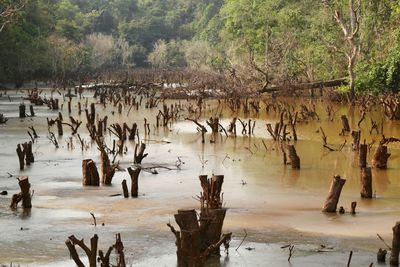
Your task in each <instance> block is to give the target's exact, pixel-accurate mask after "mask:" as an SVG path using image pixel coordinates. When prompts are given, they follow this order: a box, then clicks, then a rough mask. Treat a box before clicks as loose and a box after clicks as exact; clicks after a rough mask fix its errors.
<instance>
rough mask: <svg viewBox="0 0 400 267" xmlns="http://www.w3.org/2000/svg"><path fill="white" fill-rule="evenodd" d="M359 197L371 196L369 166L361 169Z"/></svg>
mask: <svg viewBox="0 0 400 267" xmlns="http://www.w3.org/2000/svg"><path fill="white" fill-rule="evenodd" d="M360 194H361V197H362V198H372V172H371V167H366V168H362V169H361V192H360Z"/></svg>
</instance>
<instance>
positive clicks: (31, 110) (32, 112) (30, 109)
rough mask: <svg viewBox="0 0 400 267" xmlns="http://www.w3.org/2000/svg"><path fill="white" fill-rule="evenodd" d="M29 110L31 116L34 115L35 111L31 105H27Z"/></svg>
mask: <svg viewBox="0 0 400 267" xmlns="http://www.w3.org/2000/svg"><path fill="white" fill-rule="evenodd" d="M29 111H30V113H31V117H35V111H34V110H33V106H32V105H29Z"/></svg>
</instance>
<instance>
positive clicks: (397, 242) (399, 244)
mask: <svg viewBox="0 0 400 267" xmlns="http://www.w3.org/2000/svg"><path fill="white" fill-rule="evenodd" d="M392 230H393V241H392V252H391V253H390V266H399V251H400V222H396V225H395V226H393V228H392Z"/></svg>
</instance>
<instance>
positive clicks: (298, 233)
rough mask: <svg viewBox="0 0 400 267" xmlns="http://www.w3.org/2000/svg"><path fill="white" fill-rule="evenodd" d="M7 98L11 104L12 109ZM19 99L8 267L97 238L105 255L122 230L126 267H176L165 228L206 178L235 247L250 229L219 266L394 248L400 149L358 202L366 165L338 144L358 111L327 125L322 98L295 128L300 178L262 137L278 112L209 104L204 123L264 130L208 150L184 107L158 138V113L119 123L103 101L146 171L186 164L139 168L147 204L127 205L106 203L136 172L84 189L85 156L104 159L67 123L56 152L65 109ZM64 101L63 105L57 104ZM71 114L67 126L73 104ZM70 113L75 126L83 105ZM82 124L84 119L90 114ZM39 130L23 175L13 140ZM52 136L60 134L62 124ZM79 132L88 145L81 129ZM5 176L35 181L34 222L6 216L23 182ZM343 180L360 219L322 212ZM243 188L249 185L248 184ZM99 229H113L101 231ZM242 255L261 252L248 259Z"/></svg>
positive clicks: (317, 261)
mask: <svg viewBox="0 0 400 267" xmlns="http://www.w3.org/2000/svg"><path fill="white" fill-rule="evenodd" d="M47 95H50V92H47ZM92 95H93V94H92V93H90V92H88V93H87V94H86V97H90V99H91V96H92ZM8 96H10V97H11V99H12V102H9V99H8ZM21 96H22V94H21V92H18V93H16V92H15V91H9V92H8V93H7V96H5V95H3V96H2V97H1V98H0V113H4V115H5V116H6V117H8V118H9V121H8V122H7V124H6V125H0V148H1V149H0V191H1V190H7V191H8V192H9V195H8V196H0V229H1V234H0V240H1V242H0V263H4V264H5V263H9V262H14V263H21V264H26V265H29V266H72V265H73V264H72V261H70V260H69V255H68V250H67V248H66V246H65V244H64V241H65V240H66V238H67V237H68V236H69V235H71V234H75V235H76V236H78V237H84V238H85V240H88V239H89V238H90V237H91V236H92V235H93V234H94V233H97V234H98V235H99V239H100V244H99V247H100V248H103V249H106V248H107V247H108V246H109V245H111V244H112V243H113V242H114V235H115V233H118V232H120V233H121V234H122V238H123V242H124V245H125V247H126V250H127V253H126V255H127V260H128V262H130V263H132V264H133V265H135V266H155V265H156V266H174V265H175V261H176V259H175V257H176V256H175V245H174V237H173V235H172V234H171V233H170V232H169V230H168V228H167V227H166V223H167V222H169V221H172V222H173V214H174V212H176V210H177V209H180V208H197V207H198V206H199V203H198V202H197V201H196V200H195V199H194V197H195V196H196V195H198V194H199V192H200V185H199V181H198V175H200V174H208V175H211V174H212V173H215V174H224V175H225V182H224V186H223V191H224V202H225V206H226V207H228V208H229V210H228V213H227V217H226V219H225V224H224V231H233V233H234V236H235V237H234V240H233V241H232V244H231V245H232V247H233V248H235V247H236V246H238V244H239V243H240V241H241V239H242V236H243V229H246V230H247V232H248V237H247V239H246V241H245V242H244V244H243V245H242V247H241V248H240V249H239V250H238V251H235V249H231V253H230V255H229V257H222V258H221V265H222V266H286V265H290V264H289V263H288V262H287V254H288V252H287V249H281V248H280V246H281V245H282V244H288V243H294V244H295V246H296V251H295V254H294V256H293V258H292V260H291V262H292V263H291V265H295V266H320V265H321V264H322V263H324V262H327V263H328V266H343V265H344V264H345V263H346V262H347V254H348V251H349V250H350V249H352V250H355V251H356V253H355V255H354V258H353V262H354V264H355V266H365V265H368V264H369V263H370V262H375V252H376V251H377V250H378V248H379V247H384V245H383V244H382V243H381V241H379V240H378V239H377V238H376V234H377V233H379V234H380V235H381V236H383V237H384V238H385V239H386V241H387V242H389V243H390V241H391V227H392V226H393V225H394V224H395V222H396V221H397V220H399V215H400V206H399V203H400V197H399V194H398V192H399V189H400V177H399V175H398V174H399V166H400V165H399V163H400V159H399V154H400V153H399V152H400V151H399V148H400V146H399V145H398V144H391V145H390V146H389V150H390V152H391V153H392V156H391V158H390V159H389V166H388V170H386V171H379V170H373V188H374V190H375V191H376V198H374V199H371V200H365V199H361V198H360V194H359V191H360V185H359V168H358V157H357V155H356V154H355V153H354V152H352V151H351V137H350V136H346V137H342V136H339V132H340V130H341V122H340V116H341V115H343V114H345V115H347V116H348V117H349V120H350V125H351V127H352V128H354V129H356V128H357V127H356V125H357V122H358V120H359V112H358V109H355V110H348V108H347V107H346V106H335V108H336V109H337V110H338V111H337V113H336V116H335V119H334V121H333V122H330V121H329V120H328V119H327V116H326V112H325V111H324V106H326V105H327V103H325V102H323V101H320V100H314V104H316V106H317V112H318V114H319V116H320V117H321V120H319V121H310V122H299V123H298V126H297V133H298V136H299V141H298V142H296V149H297V152H298V154H299V156H300V158H301V170H292V169H291V168H290V166H284V165H283V164H282V155H281V153H280V149H279V148H278V147H277V145H276V143H275V142H273V141H272V140H271V138H270V136H269V134H268V132H267V131H266V127H265V124H266V123H267V122H272V123H274V122H275V121H277V120H278V117H277V114H275V113H274V112H270V113H266V112H265V111H261V112H260V113H259V114H253V113H250V114H249V115H244V114H242V113H241V114H233V113H232V112H231V111H230V110H229V109H228V108H223V109H222V112H220V111H218V112H216V106H217V102H216V101H208V102H207V105H206V106H207V110H206V112H205V113H203V114H202V120H200V121H202V122H204V119H205V118H209V117H210V116H211V115H216V114H214V113H218V114H220V113H221V120H222V121H221V123H222V125H224V126H227V125H228V124H229V121H230V120H231V117H232V116H237V115H238V116H239V117H240V118H251V119H252V120H256V121H257V122H256V128H255V135H254V136H242V135H241V134H240V132H241V126H240V124H239V123H238V137H237V138H234V137H228V138H227V137H225V136H224V135H221V136H219V137H218V138H217V140H216V143H215V144H212V143H209V140H210V134H208V135H207V136H206V143H205V144H202V143H201V137H200V134H198V133H197V132H196V126H195V125H194V124H193V123H192V122H188V121H184V120H183V118H184V117H186V116H188V113H187V111H182V112H181V119H180V120H178V121H177V122H174V123H173V125H172V126H171V127H169V128H168V129H164V128H159V129H158V130H156V129H155V128H154V127H153V124H154V123H155V116H156V114H157V113H158V109H145V108H141V109H140V110H139V111H136V110H135V109H131V111H130V113H129V116H127V112H128V108H126V110H124V111H123V115H119V114H117V113H115V114H114V115H112V114H111V111H112V110H113V108H112V107H111V105H110V106H108V107H107V108H103V107H102V106H100V105H96V111H97V112H98V113H100V115H105V114H107V115H108V116H109V124H110V123H113V122H125V121H127V122H129V124H131V123H133V122H137V123H138V125H139V130H140V137H141V138H145V139H146V140H148V141H146V143H147V150H146V152H148V153H149V156H148V157H147V158H145V159H144V160H143V165H144V166H152V165H163V166H168V167H171V168H174V169H175V168H176V167H175V163H176V161H177V160H178V157H179V158H180V159H181V160H182V161H183V162H184V164H183V165H182V166H181V169H180V170H171V171H169V170H165V169H158V172H159V174H158V175H154V174H151V173H148V172H143V171H142V173H141V175H140V179H139V180H140V181H139V195H140V196H139V198H138V199H123V198H122V197H121V196H117V197H110V195H112V194H116V193H121V186H120V184H121V181H122V179H127V180H129V178H128V177H129V176H128V174H127V173H126V172H124V171H121V172H117V173H116V175H115V176H114V179H113V186H110V187H106V186H101V187H99V188H90V187H85V188H84V187H82V186H81V179H82V174H81V173H82V170H81V162H82V159H84V158H93V159H94V160H95V161H96V162H97V163H99V153H98V151H97V149H96V147H95V145H93V147H91V148H90V149H89V150H87V151H85V152H82V151H81V149H80V146H79V144H78V142H77V140H75V139H74V144H75V146H76V148H75V149H74V150H68V149H67V147H66V141H65V140H66V139H67V138H69V136H70V129H68V128H67V127H64V136H63V138H60V140H59V142H60V148H59V149H55V148H54V146H53V145H52V144H51V143H50V141H49V140H48V139H47V137H46V135H47V124H46V117H49V118H55V117H56V116H57V112H55V111H51V110H49V109H48V108H47V107H35V112H36V117H34V118H25V119H19V118H18V105H19V103H20V102H22V99H21ZM60 100H61V103H62V98H61V97H60ZM76 101H78V99H73V106H76ZM285 101H286V102H289V103H292V104H295V105H299V104H300V103H305V104H309V103H311V101H310V100H302V99H286V100H285ZM82 102H83V101H82ZM175 102H177V101H170V102H169V103H175ZM180 102H181V105H182V106H187V104H188V103H187V102H186V101H185V100H181V101H180ZM219 110H220V109H219ZM63 114H64V119H66V118H67V117H68V116H67V115H68V114H67V112H66V102H65V107H64V112H63ZM72 116H74V117H75V118H76V117H78V118H79V116H78V115H77V114H76V107H75V108H73V114H72ZM368 116H370V117H372V118H380V117H381V113H380V112H379V111H377V110H374V111H373V112H371V113H369V114H368ZM368 116H367V119H366V120H365V121H364V122H363V123H362V134H363V137H362V139H364V138H366V140H367V142H370V141H371V140H372V139H374V140H376V141H379V140H380V136H377V135H372V136H370V135H369V133H368V129H369V127H370V120H369V117H368ZM144 118H147V119H148V120H149V121H150V124H151V127H150V128H151V133H150V135H149V136H147V137H145V136H144V131H143V121H144ZM80 120H83V121H84V122H85V121H86V118H85V116H84V113H82V115H81V117H80ZM379 121H380V119H379ZM31 125H34V126H35V129H36V131H37V132H38V134H39V136H40V138H39V139H38V141H37V143H35V144H34V151H35V163H34V164H33V165H32V166H30V167H28V168H26V169H25V170H24V171H22V172H20V171H19V165H18V158H17V155H16V153H15V148H16V144H17V143H21V142H25V141H29V137H28V135H27V133H26V131H27V128H28V126H31ZM384 125H385V127H384V132H385V135H386V136H395V137H398V135H399V133H400V131H399V130H400V124H399V123H397V122H389V121H385V124H384ZM320 126H322V128H323V129H324V131H325V133H326V135H327V136H328V143H329V144H330V145H331V146H332V147H338V146H339V145H340V144H342V143H343V141H344V139H347V145H346V146H345V147H344V149H343V150H342V151H341V152H336V151H335V152H329V151H327V149H325V148H323V147H322V141H321V135H320V133H317V132H316V130H317V129H318V128H319V127H320ZM53 131H54V132H55V133H56V128H54V129H53ZM79 132H80V133H81V135H82V136H83V137H84V138H85V139H86V140H89V136H88V134H87V132H86V129H84V126H81V128H80V130H79ZM112 138H113V137H110V136H107V137H106V140H107V142H109V143H110V142H112ZM262 140H263V141H264V142H265V143H266V145H267V147H268V150H266V149H265V147H264V145H263V143H262ZM159 141H169V142H170V143H166V142H159ZM127 145H128V153H127V155H124V156H123V157H121V158H117V160H120V165H121V167H124V168H126V167H128V166H130V164H131V163H132V161H133V147H134V143H128V144H127ZM7 173H10V174H12V175H14V176H19V175H29V177H30V183H31V184H32V188H33V189H34V190H35V193H34V198H33V209H32V211H31V212H30V213H29V214H25V213H24V212H23V211H22V209H21V208H20V209H18V210H17V211H11V210H10V209H9V207H8V206H9V203H10V198H11V196H12V194H14V193H16V192H18V183H17V181H16V179H15V177H9V175H8V174H7ZM335 174H340V175H341V176H342V177H344V178H346V179H347V181H346V184H345V186H344V189H343V192H342V195H341V198H340V202H339V205H341V206H344V207H345V208H346V210H349V208H350V203H351V202H352V201H357V202H358V205H357V214H356V215H354V216H353V215H350V214H345V215H335V214H334V215H327V214H324V213H322V212H321V211H320V210H321V206H322V204H323V202H324V200H325V197H326V193H327V191H328V188H329V185H330V183H331V179H332V177H333V175H335ZM242 181H245V183H246V184H244V185H243V183H242ZM90 212H94V214H95V215H96V218H97V222H98V226H97V227H94V226H93V225H92V222H93V220H92V218H91V216H90ZM101 223H104V224H105V225H104V226H101ZM21 229H23V230H21ZM320 244H324V245H329V246H332V247H333V251H334V252H329V253H317V252H316V251H317V250H318V247H319V246H320ZM246 247H252V248H255V250H250V251H248V250H246V249H245V248H246ZM215 264H216V263H215V262H214V263H212V265H215Z"/></svg>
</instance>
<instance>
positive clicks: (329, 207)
mask: <svg viewBox="0 0 400 267" xmlns="http://www.w3.org/2000/svg"><path fill="white" fill-rule="evenodd" d="M345 183H346V180H345V179H342V178H340V176H339V175H336V176H334V177H333V180H332V183H331V187H330V189H329V192H328V197H327V198H326V201H325V204H324V207H323V208H322V211H323V212H336V208H337V204H338V202H339V198H340V193H341V192H342V188H343V186H344V184H345Z"/></svg>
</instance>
